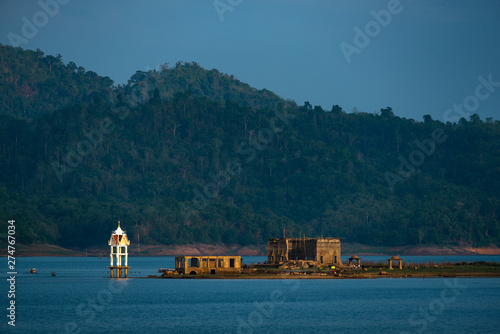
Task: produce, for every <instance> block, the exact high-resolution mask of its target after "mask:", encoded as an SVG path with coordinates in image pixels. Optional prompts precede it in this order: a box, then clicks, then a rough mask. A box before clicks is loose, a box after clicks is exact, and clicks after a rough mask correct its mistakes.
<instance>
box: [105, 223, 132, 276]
mask: <svg viewBox="0 0 500 334" xmlns="http://www.w3.org/2000/svg"><path fill="white" fill-rule="evenodd" d="M108 245H109V246H110V247H111V249H110V253H109V258H110V260H111V265H110V266H109V267H108V268H109V269H110V270H111V273H110V277H111V278H113V270H114V269H116V277H117V278H120V277H121V276H122V270H123V269H125V272H124V274H125V276H124V277H127V274H128V269H129V268H130V267H129V266H128V246H129V245H130V240H128V238H127V233H125V231H123V230H122V229H121V227H120V222H119V221H118V228H117V229H116V230H114V231H113V233H112V234H111V238H110V239H109V242H108ZM113 256H114V257H115V259H116V265H113Z"/></svg>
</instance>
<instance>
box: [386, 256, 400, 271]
mask: <svg viewBox="0 0 500 334" xmlns="http://www.w3.org/2000/svg"><path fill="white" fill-rule="evenodd" d="M388 261H389V269H390V270H392V269H394V268H392V262H393V261H398V264H399V269H403V260H401V259H400V258H399V256H393V257H391V258H390V259H388Z"/></svg>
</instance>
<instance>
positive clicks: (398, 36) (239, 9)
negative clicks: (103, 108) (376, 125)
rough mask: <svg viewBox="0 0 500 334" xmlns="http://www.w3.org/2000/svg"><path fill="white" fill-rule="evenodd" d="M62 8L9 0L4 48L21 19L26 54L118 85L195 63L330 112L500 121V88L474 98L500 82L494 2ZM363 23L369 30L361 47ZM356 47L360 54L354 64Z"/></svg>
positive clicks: (89, 0) (128, 1) (91, 1)
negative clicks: (455, 111) (457, 108)
mask: <svg viewBox="0 0 500 334" xmlns="http://www.w3.org/2000/svg"><path fill="white" fill-rule="evenodd" d="M55 1H56V0H41V3H42V4H47V5H48V7H47V6H46V7H47V8H49V9H48V12H49V13H48V14H51V15H48V14H44V13H45V12H47V10H45V12H44V9H43V8H42V7H43V6H41V5H40V3H39V2H38V1H26V0H2V1H1V2H0V32H1V34H0V43H2V44H11V41H12V36H13V34H16V35H18V36H21V37H23V38H24V37H25V36H24V35H23V32H22V29H23V26H24V25H25V23H24V22H23V18H25V20H26V19H27V20H28V21H29V22H31V23H36V22H34V17H35V19H37V20H38V21H37V22H38V25H39V27H37V29H38V31H37V32H36V33H35V34H32V35H33V36H29V38H24V40H23V42H18V43H19V46H21V47H23V48H25V49H32V50H35V49H36V48H40V49H41V50H42V51H44V52H45V53H46V54H54V55H55V54H58V53H60V54H61V55H62V56H63V61H64V62H66V63H67V62H69V61H74V62H75V63H76V64H77V65H79V66H83V67H85V69H87V70H92V71H95V72H97V73H98V74H100V75H107V76H109V77H111V78H112V79H113V80H114V81H115V83H117V84H118V83H125V82H126V80H127V79H128V78H130V76H131V75H132V74H134V73H135V71H136V70H148V69H152V68H156V67H158V66H159V65H160V64H163V63H170V64H171V65H173V64H175V63H176V62H177V61H179V60H181V61H187V62H191V61H195V62H197V63H199V64H200V65H201V66H203V67H205V68H207V69H212V68H217V69H218V70H220V71H221V72H224V73H228V74H233V75H234V76H235V77H237V78H238V79H239V80H241V81H243V82H247V83H249V84H250V85H252V86H254V87H256V88H259V89H261V88H267V89H269V90H271V91H274V92H275V93H277V94H278V95H280V96H282V97H284V98H290V99H293V100H295V101H296V102H297V103H298V104H303V103H304V101H309V102H310V103H311V104H312V105H321V106H322V107H323V108H324V109H328V110H329V109H330V108H331V107H332V105H334V104H338V105H340V106H341V107H342V108H343V109H344V110H345V111H347V112H351V111H352V110H353V109H354V108H356V109H357V110H359V111H361V112H369V113H372V112H375V111H378V110H380V109H381V108H385V107H386V106H390V107H392V108H393V111H394V113H395V114H396V115H398V116H401V117H406V118H413V119H415V120H419V121H420V120H422V116H423V115H425V114H430V115H431V116H432V117H433V118H434V119H439V120H446V119H445V118H444V115H445V114H446V110H448V109H449V108H452V106H453V105H454V104H463V103H464V101H466V102H468V103H469V110H470V111H471V112H468V114H470V113H474V112H475V113H477V114H479V115H480V117H481V119H483V120H484V119H485V118H487V117H493V118H495V119H500V84H498V87H497V86H495V85H493V86H491V85H490V91H487V90H485V89H486V88H482V90H480V91H481V94H482V95H481V96H482V98H481V99H477V98H474V96H475V94H476V93H475V92H476V88H477V87H478V85H480V84H481V81H480V80H479V79H478V78H479V77H483V78H484V79H485V80H486V81H488V77H489V76H491V79H490V81H493V82H500V61H499V60H500V2H499V1H496V0H475V1H472V0H470V1H464V0H432V1H430V0H429V1H417V0H413V1H411V0H400V1H397V0H383V1H378V0H377V1H375V0H371V1H366V0H363V1H362V0H360V1H354V0H307V1H298V0H243V1H241V0H216V1H214V0H203V1H201V0H199V1H198V0H197V1H195V0H163V1H161V0H148V1H133V0H110V1H97V0H85V1H83V0H57V1H59V2H57V4H58V7H59V8H57V9H56V8H55V7H54V3H55ZM216 6H218V8H219V12H218V11H217V9H216ZM41 11H42V13H41V14H40V12H41ZM381 11H382V12H381ZM373 13H378V14H376V15H379V16H380V18H379V19H380V20H382V21H381V22H382V23H383V24H381V23H379V22H378V21H377V20H376V19H375V18H374V15H373ZM384 13H385V14H387V13H389V14H390V18H389V17H388V16H387V15H385V16H384ZM35 27H36V26H35ZM356 27H357V28H359V30H360V31H361V32H362V34H366V37H365V40H362V38H361V39H360V37H359V36H358V44H356V42H355V37H356V34H358V33H357V32H356ZM366 29H369V30H368V31H367V30H366ZM370 29H371V30H370ZM366 38H368V39H369V43H367V42H366ZM360 41H361V42H363V43H360ZM342 43H344V44H342ZM347 44H348V45H350V46H352V47H357V46H358V47H357V53H352V54H350V55H349V56H348V57H346V55H345V54H344V52H343V51H342V49H341V45H347ZM364 44H367V45H364ZM351 50H352V49H351ZM348 60H349V61H348ZM486 95H487V97H485V96H486ZM474 99H475V100H474ZM448 115H449V114H448Z"/></svg>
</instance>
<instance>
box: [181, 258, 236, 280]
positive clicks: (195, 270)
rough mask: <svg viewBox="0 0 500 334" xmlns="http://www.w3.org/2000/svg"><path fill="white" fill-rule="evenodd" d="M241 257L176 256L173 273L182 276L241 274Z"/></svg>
mask: <svg viewBox="0 0 500 334" xmlns="http://www.w3.org/2000/svg"><path fill="white" fill-rule="evenodd" d="M241 266H242V265H241V256H209V255H206V256H176V257H175V271H176V272H178V273H179V274H184V275H226V274H240V273H241Z"/></svg>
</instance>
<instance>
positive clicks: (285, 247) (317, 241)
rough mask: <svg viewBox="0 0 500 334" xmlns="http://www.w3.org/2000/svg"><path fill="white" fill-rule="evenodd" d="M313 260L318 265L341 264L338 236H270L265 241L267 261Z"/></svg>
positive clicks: (274, 262) (270, 262)
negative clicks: (266, 241)
mask: <svg viewBox="0 0 500 334" xmlns="http://www.w3.org/2000/svg"><path fill="white" fill-rule="evenodd" d="M297 260H305V261H315V262H317V263H318V264H319V265H329V264H332V265H341V264H342V263H341V261H340V239H338V238H271V239H269V241H268V243H267V263H268V264H283V263H285V262H288V261H297Z"/></svg>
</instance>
